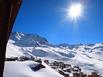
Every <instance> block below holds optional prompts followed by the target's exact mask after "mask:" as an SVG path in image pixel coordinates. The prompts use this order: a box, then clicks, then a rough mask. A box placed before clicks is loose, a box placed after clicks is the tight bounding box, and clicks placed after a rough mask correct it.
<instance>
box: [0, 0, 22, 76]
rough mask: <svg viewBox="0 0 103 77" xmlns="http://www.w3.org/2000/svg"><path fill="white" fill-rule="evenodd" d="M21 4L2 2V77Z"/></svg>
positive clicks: (0, 22)
mask: <svg viewBox="0 0 103 77" xmlns="http://www.w3.org/2000/svg"><path fill="white" fill-rule="evenodd" d="M21 2H22V1H21V0H0V77H3V71H4V61H5V53H6V45H7V41H8V38H9V36H10V33H11V30H12V27H13V24H14V21H15V18H16V16H17V13H18V10H19V8H20V5H21Z"/></svg>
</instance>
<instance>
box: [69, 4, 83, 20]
mask: <svg viewBox="0 0 103 77" xmlns="http://www.w3.org/2000/svg"><path fill="white" fill-rule="evenodd" d="M82 12H83V6H82V4H80V3H74V4H71V6H70V7H69V9H68V16H69V17H70V18H71V19H73V20H76V19H78V18H79V17H81V16H82Z"/></svg>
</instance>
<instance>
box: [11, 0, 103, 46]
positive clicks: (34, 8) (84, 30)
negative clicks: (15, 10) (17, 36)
mask: <svg viewBox="0 0 103 77" xmlns="http://www.w3.org/2000/svg"><path fill="white" fill-rule="evenodd" d="M71 1H76V0H23V3H22V6H21V8H20V11H19V14H18V16H17V18H16V22H15V24H14V28H13V31H18V32H25V33H32V34H35V33H36V34H39V35H40V36H43V37H45V38H47V40H48V41H49V42H50V43H53V44H59V43H68V44H78V43H83V44H85V43H98V42H103V0H78V1H79V2H81V3H83V7H84V8H85V9H84V11H83V17H81V18H79V19H78V21H77V23H73V21H71V19H70V18H67V12H66V11H65V10H64V9H67V8H68V7H69V5H70V3H71Z"/></svg>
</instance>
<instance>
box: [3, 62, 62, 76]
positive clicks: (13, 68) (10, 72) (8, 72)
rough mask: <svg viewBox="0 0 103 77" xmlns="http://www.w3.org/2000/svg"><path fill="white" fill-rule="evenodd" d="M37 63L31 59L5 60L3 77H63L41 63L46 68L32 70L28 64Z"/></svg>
mask: <svg viewBox="0 0 103 77" xmlns="http://www.w3.org/2000/svg"><path fill="white" fill-rule="evenodd" d="M37 64H38V63H36V62H33V61H24V62H18V61H10V62H5V69H4V77H63V76H62V75H60V74H59V73H58V72H56V71H55V70H54V69H52V68H50V67H49V66H48V65H46V64H45V63H43V65H44V66H46V68H42V69H40V70H38V71H33V70H32V69H31V68H30V66H31V65H34V66H36V65H37Z"/></svg>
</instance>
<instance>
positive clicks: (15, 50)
mask: <svg viewBox="0 0 103 77" xmlns="http://www.w3.org/2000/svg"><path fill="white" fill-rule="evenodd" d="M24 55H33V56H36V57H40V58H42V59H49V60H59V61H63V62H65V63H69V64H72V65H78V66H80V67H81V68H82V71H83V72H85V73H89V72H92V71H98V72H99V73H101V74H103V43H96V44H77V45H69V44H66V43H64V44H59V45H51V44H49V42H48V41H47V39H46V38H44V37H41V36H39V35H37V34H34V35H33V34H24V33H21V32H14V33H12V34H11V37H10V40H9V41H8V45H7V53H6V57H19V56H24Z"/></svg>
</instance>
